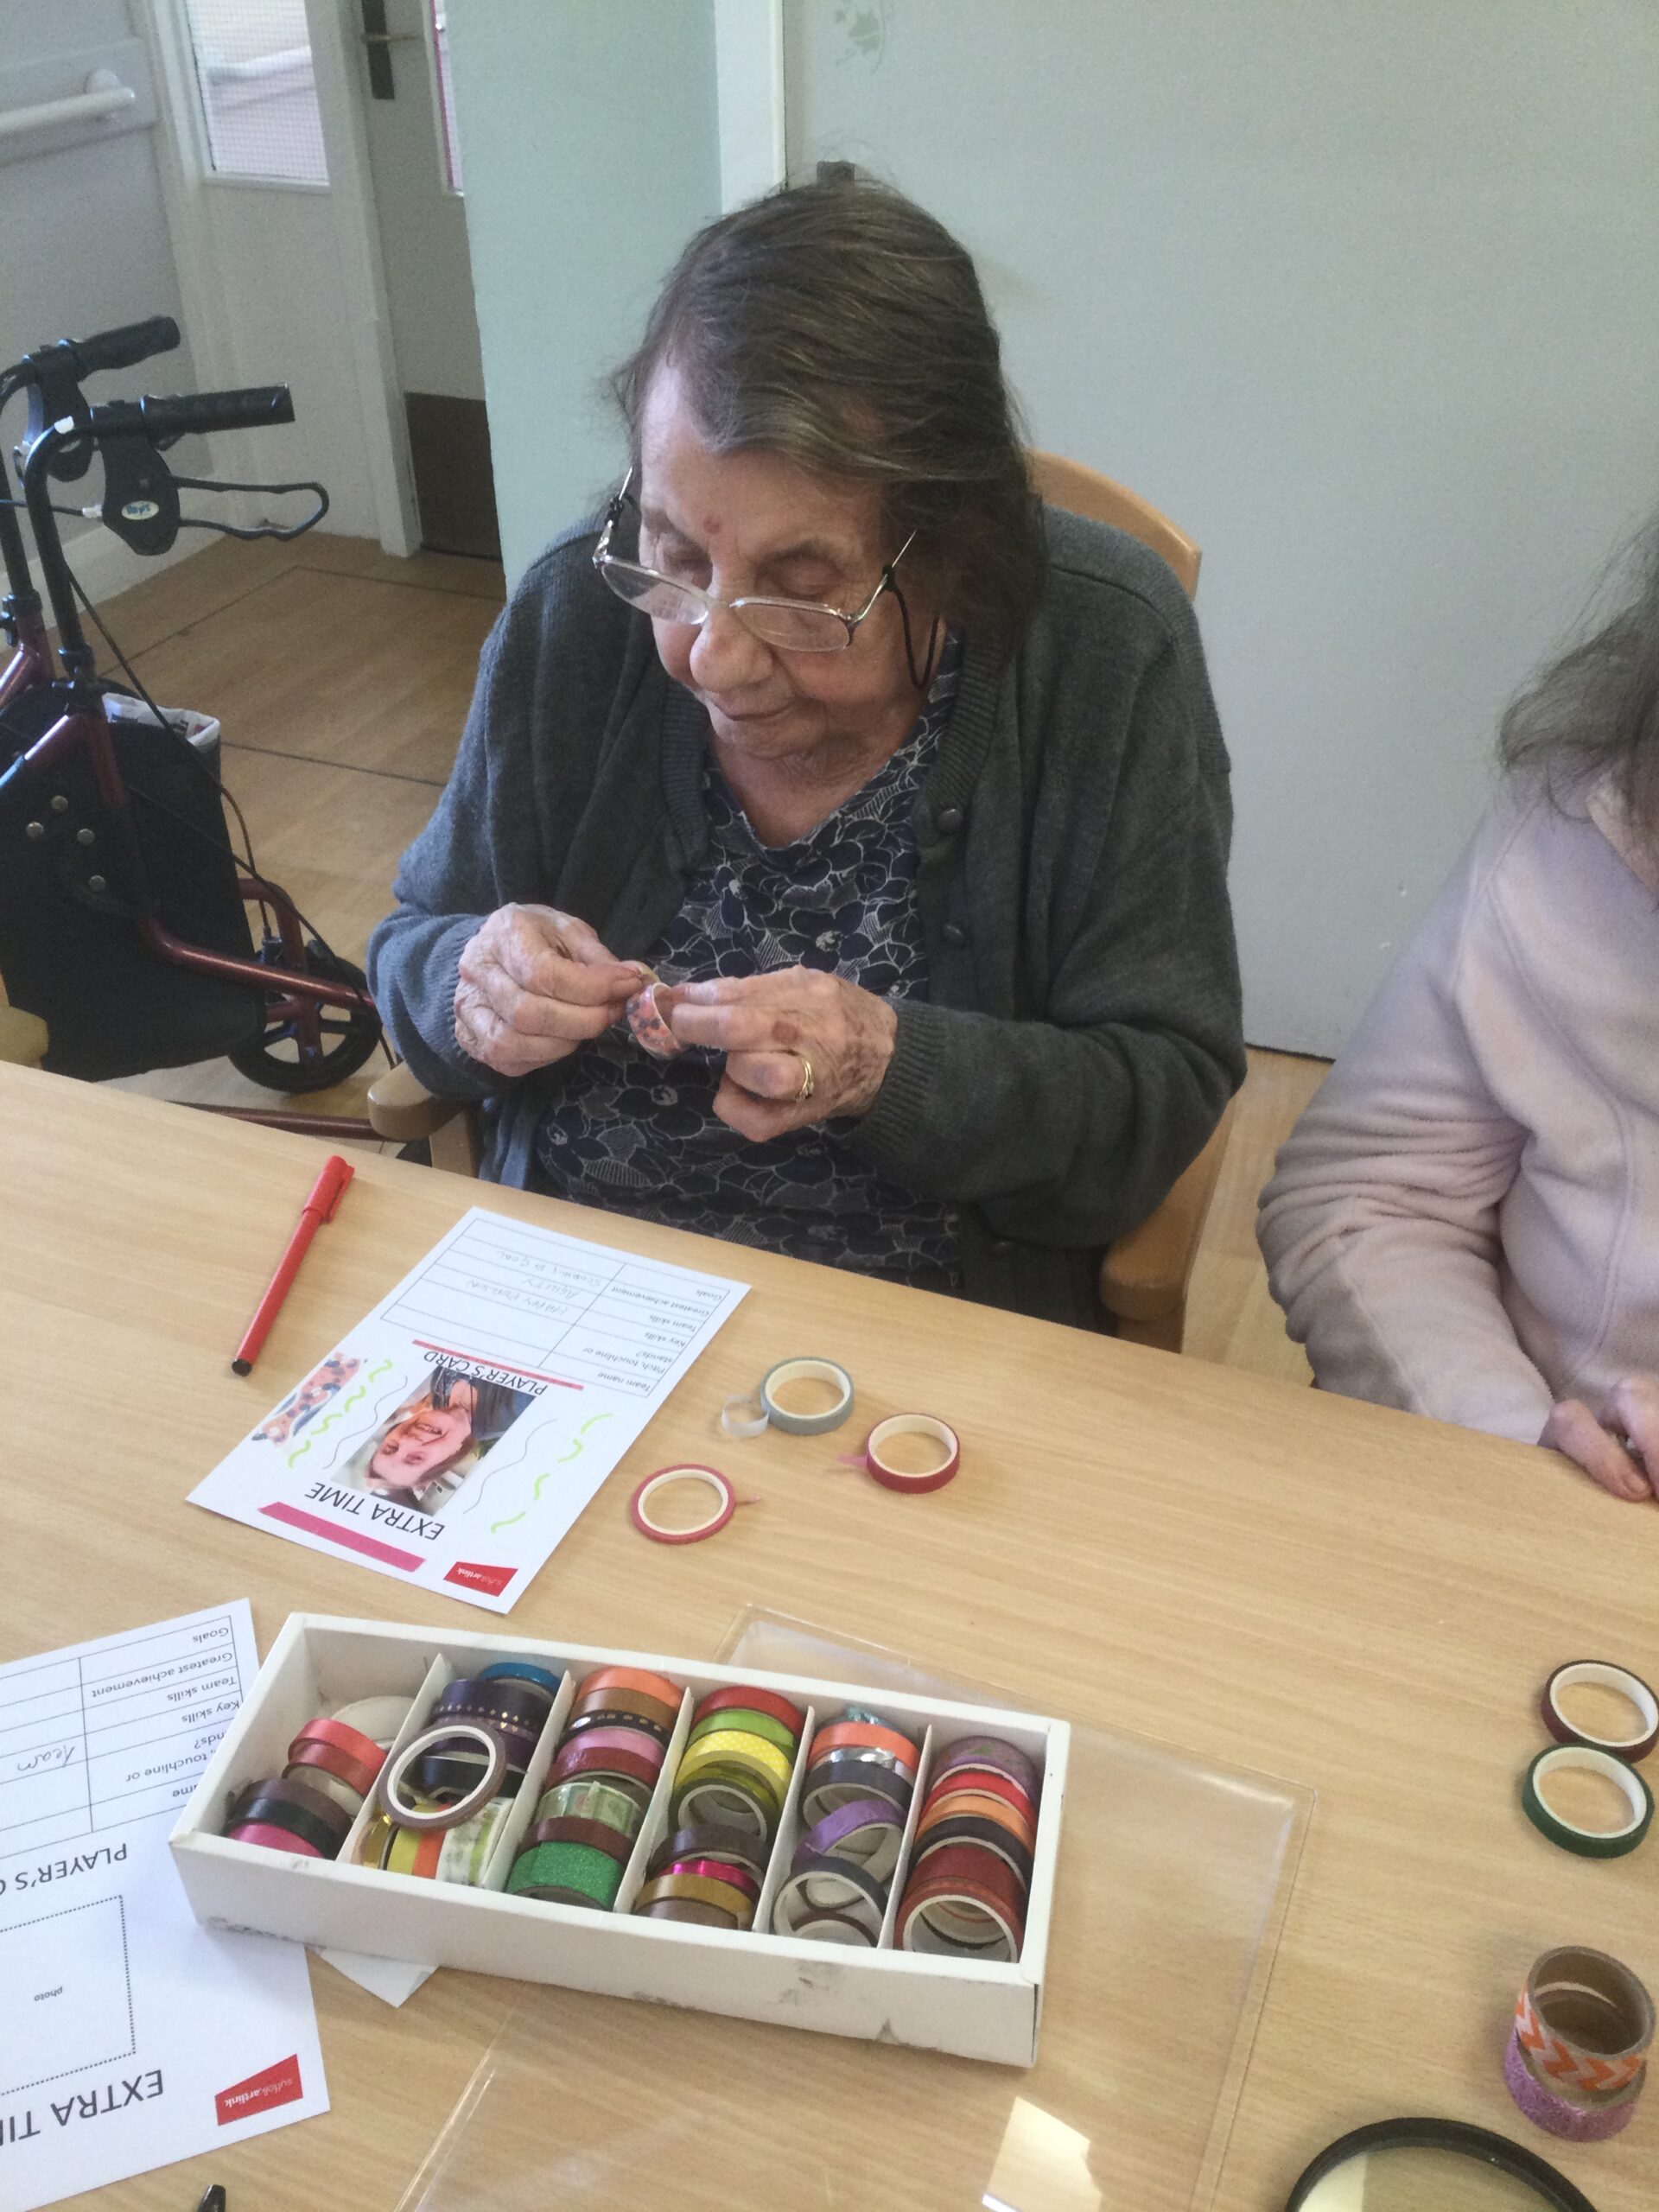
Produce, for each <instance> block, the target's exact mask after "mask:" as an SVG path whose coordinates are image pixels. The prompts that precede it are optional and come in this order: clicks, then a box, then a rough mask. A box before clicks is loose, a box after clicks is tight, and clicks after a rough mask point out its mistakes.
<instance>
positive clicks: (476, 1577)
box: [443, 1559, 518, 1598]
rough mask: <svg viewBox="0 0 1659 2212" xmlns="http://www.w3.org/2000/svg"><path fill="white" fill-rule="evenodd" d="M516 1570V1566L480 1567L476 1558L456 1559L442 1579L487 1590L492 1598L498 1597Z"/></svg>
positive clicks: (470, 1587) (473, 1588) (475, 1588)
mask: <svg viewBox="0 0 1659 2212" xmlns="http://www.w3.org/2000/svg"><path fill="white" fill-rule="evenodd" d="M517 1573H518V1568H517V1567H480V1565H479V1563H478V1561H477V1560H474V1559H458V1560H456V1561H455V1563H454V1566H453V1567H451V1568H450V1570H449V1572H448V1574H446V1575H445V1576H444V1578H443V1579H444V1580H445V1581H446V1582H461V1583H464V1584H465V1585H466V1586H467V1589H469V1590H487V1591H488V1592H489V1593H490V1595H491V1597H492V1598H499V1596H500V1595H501V1592H503V1591H504V1590H505V1588H506V1586H507V1585H508V1583H509V1582H511V1581H512V1578H513V1576H514V1575H515V1574H517Z"/></svg>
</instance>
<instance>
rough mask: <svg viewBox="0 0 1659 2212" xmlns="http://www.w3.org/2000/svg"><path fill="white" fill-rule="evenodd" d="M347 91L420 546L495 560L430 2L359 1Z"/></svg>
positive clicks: (485, 448) (480, 400)
mask: <svg viewBox="0 0 1659 2212" xmlns="http://www.w3.org/2000/svg"><path fill="white" fill-rule="evenodd" d="M360 12H361V22H360V25H359V46H360V49H361V54H362V66H361V67H360V69H359V86H360V88H361V92H362V94H363V98H364V102H365V118H366V122H367V127H368V154H369V166H370V170H371V173H372V178H373V188H374V205H375V213H376V217H377V219H378V225H379V232H380V254H381V261H382V264H383V266H384V269H385V285H386V299H387V305H388V308H389V309H390V314H391V336H392V352H393V355H394V357H395V359H396V363H397V383H398V385H399V388H400V389H401V391H402V394H403V400H404V410H405V412H406V415H407V417H408V423H409V444H410V460H411V462H412V464H413V468H414V475H415V497H416V505H417V506H418V507H419V510H420V518H421V539H422V543H423V544H425V545H428V546H430V547H431V548H433V549H434V550H435V551H439V552H445V553H472V554H478V555H482V556H487V557H488V558H490V559H492V560H499V558H500V553H501V539H500V533H499V530H498V529H497V526H496V516H495V490H494V485H493V480H492V476H491V470H490V433H489V424H488V421H487V418H486V414H485V410H484V365H483V361H482V359H481V358H480V353H479V345H478V317H477V314H476V312H475V310H474V305H473V270H472V261H471V257H470V256H469V254H468V251H467V222H466V214H465V211H464V208H463V207H462V203H461V181H462V173H461V150H460V145H459V142H458V139H457V137H456V132H455V123H454V99H453V97H452V93H451V88H450V83H449V73H448V52H447V33H446V28H445V23H444V6H443V0H360Z"/></svg>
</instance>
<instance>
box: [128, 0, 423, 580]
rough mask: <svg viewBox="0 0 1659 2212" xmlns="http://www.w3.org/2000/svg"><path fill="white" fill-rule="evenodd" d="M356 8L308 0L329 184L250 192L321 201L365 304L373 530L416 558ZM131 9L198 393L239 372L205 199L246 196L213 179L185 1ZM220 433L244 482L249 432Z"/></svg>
mask: <svg viewBox="0 0 1659 2212" xmlns="http://www.w3.org/2000/svg"><path fill="white" fill-rule="evenodd" d="M352 4H353V0H305V16H306V28H307V30H308V33H309V35H310V41H311V58H312V68H313V73H314V74H315V79H316V87H317V106H318V110H319V112H320V114H321V121H322V142H323V148H324V151H325V153H326V154H327V161H328V177H329V181H328V183H327V185H309V184H289V183H283V182H277V183H274V184H272V185H270V187H269V188H264V187H261V189H270V190H271V191H277V192H282V191H293V192H312V193H323V194H326V195H327V200H328V203H329V212H330V215H331V217H332V227H333V231H334V244H335V250H336V251H337V252H338V254H339V256H340V269H341V272H342V275H343V276H344V278H345V281H346V289H347V290H348V292H349V293H350V294H351V295H352V296H353V297H354V298H355V299H357V300H358V301H359V302H361V311H360V312H359V313H358V314H357V315H353V316H352V317H351V318H350V319H349V321H348V326H347V329H346V344H347V347H348V359H347V362H346V367H347V370H348V372H349V391H350V397H351V404H352V405H353V408H354V410H355V414H356V417H357V428H358V431H359V436H360V439H361V450H362V453H363V456H364V460H365V464H366V466H367V469H368V474H369V481H370V485H371V487H372V497H373V505H374V518H375V531H376V535H377V537H378V540H379V543H380V545H381V548H382V550H383V551H385V552H387V553H391V554H394V555H397V556H399V557H400V558H406V557H407V556H409V555H410V554H411V553H414V552H416V551H417V550H419V547H420V543H421V533H420V519H419V516H418V513H417V512H416V505H415V480H414V473H413V470H412V469H411V467H410V457H409V432H408V428H407V425H406V423H405V421H404V403H403V393H402V390H401V388H400V386H399V385H398V382H397V361H396V359H395V356H394V354H393V352H392V343H391V315H390V312H389V309H388V308H387V304H386V280H385V269H384V267H383V265H382V263H381V257H380V226H379V222H378V218H377V216H376V213H375V207H374V196H373V193H374V188H373V181H372V175H371V173H370V169H369V156H368V125H367V120H366V118H365V116H364V113H363V110H362V105H361V103H360V100H359V97H358V93H357V86H358V81H359V57H358V53H357V41H356V35H355V33H354V31H353V29H352V28H351V27H350V24H349V22H348V17H347V11H348V10H349V9H350V8H351V7H352ZM136 13H137V17H138V20H139V22H140V24H141V26H142V29H143V35H144V37H145V39H146V40H147V41H148V42H149V48H150V53H151V55H152V58H153V60H154V61H155V65H156V84H157V87H158V90H159V93H160V99H161V108H162V116H163V118H164V119H165V122H166V125H167V127H166V129H165V130H163V131H162V133H161V134H160V136H161V138H162V142H163V143H162V148H161V152H162V160H161V162H160V168H161V174H162V207H163V208H164V210H165V212H166V215H167V223H168V233H169V235H170V237H171V239H172V243H173V257H174V260H175V264H176V265H177V268H178V274H179V294H180V299H181V304H182V306H183V308H184V313H185V321H186V326H187V331H188V337H189V341H190V351H191V357H192V359H194V362H195V365H196V369H197V372H198V374H199V375H200V378H201V379H202V382H203V384H204V385H206V386H207V387H210V388H211V387H212V386H214V385H233V384H234V383H235V382H236V381H237V372H236V369H235V366H234V353H233V350H232V346H231V342H230V335H229V332H228V331H227V329H226V324H225V319H224V300H225V289H224V286H223V283H222V282H221V281H220V273H219V265H218V249H217V246H216V244H215V240H214V236H213V228H212V226H211V225H210V223H209V222H208V220H207V204H206V200H205V197H204V195H205V194H207V192H208V191H237V190H241V189H245V186H244V185H242V184H241V183H240V182H239V181H238V180H236V179H234V178H230V177H220V176H216V175H214V173H213V166H212V163H211V162H210V161H209V159H208V156H207V145H206V143H205V139H204V133H203V130H202V123H201V107H200V99H199V98H198V95H197V92H196V87H195V84H194V61H193V59H192V47H191V41H190V35H189V28H188V24H187V22H186V21H185V16H184V0H153V4H152V5H150V6H149V7H143V8H140V9H138V10H137V11H136ZM223 435H224V442H223V443H222V444H220V443H219V440H218V439H217V438H216V439H215V441H214V442H215V444H216V445H217V446H218V447H219V452H220V454H221V455H222V456H223V457H224V458H225V459H226V460H228V461H229V462H230V465H231V468H232V474H235V475H237V476H240V477H244V478H245V477H247V476H249V475H251V474H252V470H251V465H250V457H249V456H248V455H247V454H246V451H245V434H244V433H242V432H239V431H238V432H232V433H228V434H223Z"/></svg>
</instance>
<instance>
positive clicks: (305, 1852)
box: [225, 1821, 332, 1859]
mask: <svg viewBox="0 0 1659 2212" xmlns="http://www.w3.org/2000/svg"><path fill="white" fill-rule="evenodd" d="M225 1833H226V1835H227V1836H228V1837H229V1838H230V1840H231V1841H232V1843H257V1845H258V1846H259V1847H260V1849H261V1850H263V1851H292V1852H296V1853H298V1855H299V1856H300V1857H301V1858H302V1859H326V1858H328V1857H330V1856H332V1854H331V1853H327V1852H324V1851H319V1850H318V1849H317V1847H316V1846H315V1844H314V1843H307V1842H306V1840H305V1839H304V1838H303V1837H302V1836H297V1835H290V1834H289V1832H288V1830H287V1829H286V1828H273V1827H267V1826H266V1825H265V1823H264V1821H247V1822H245V1824H244V1825H243V1826H242V1827H235V1828H226V1831H225Z"/></svg>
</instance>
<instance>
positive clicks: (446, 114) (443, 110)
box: [430, 0, 461, 192]
mask: <svg viewBox="0 0 1659 2212" xmlns="http://www.w3.org/2000/svg"><path fill="white" fill-rule="evenodd" d="M430 4H431V9H432V43H433V45H434V46H435V48H436V49H437V55H438V119H439V122H440V123H441V124H442V129H443V173H444V175H445V176H446V177H448V181H449V189H450V191H451V192H459V191H460V190H461V140H460V139H459V138H458V137H456V136H455V80H454V78H453V77H452V76H451V75H450V73H449V23H448V16H446V14H445V11H444V4H443V0H430Z"/></svg>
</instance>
